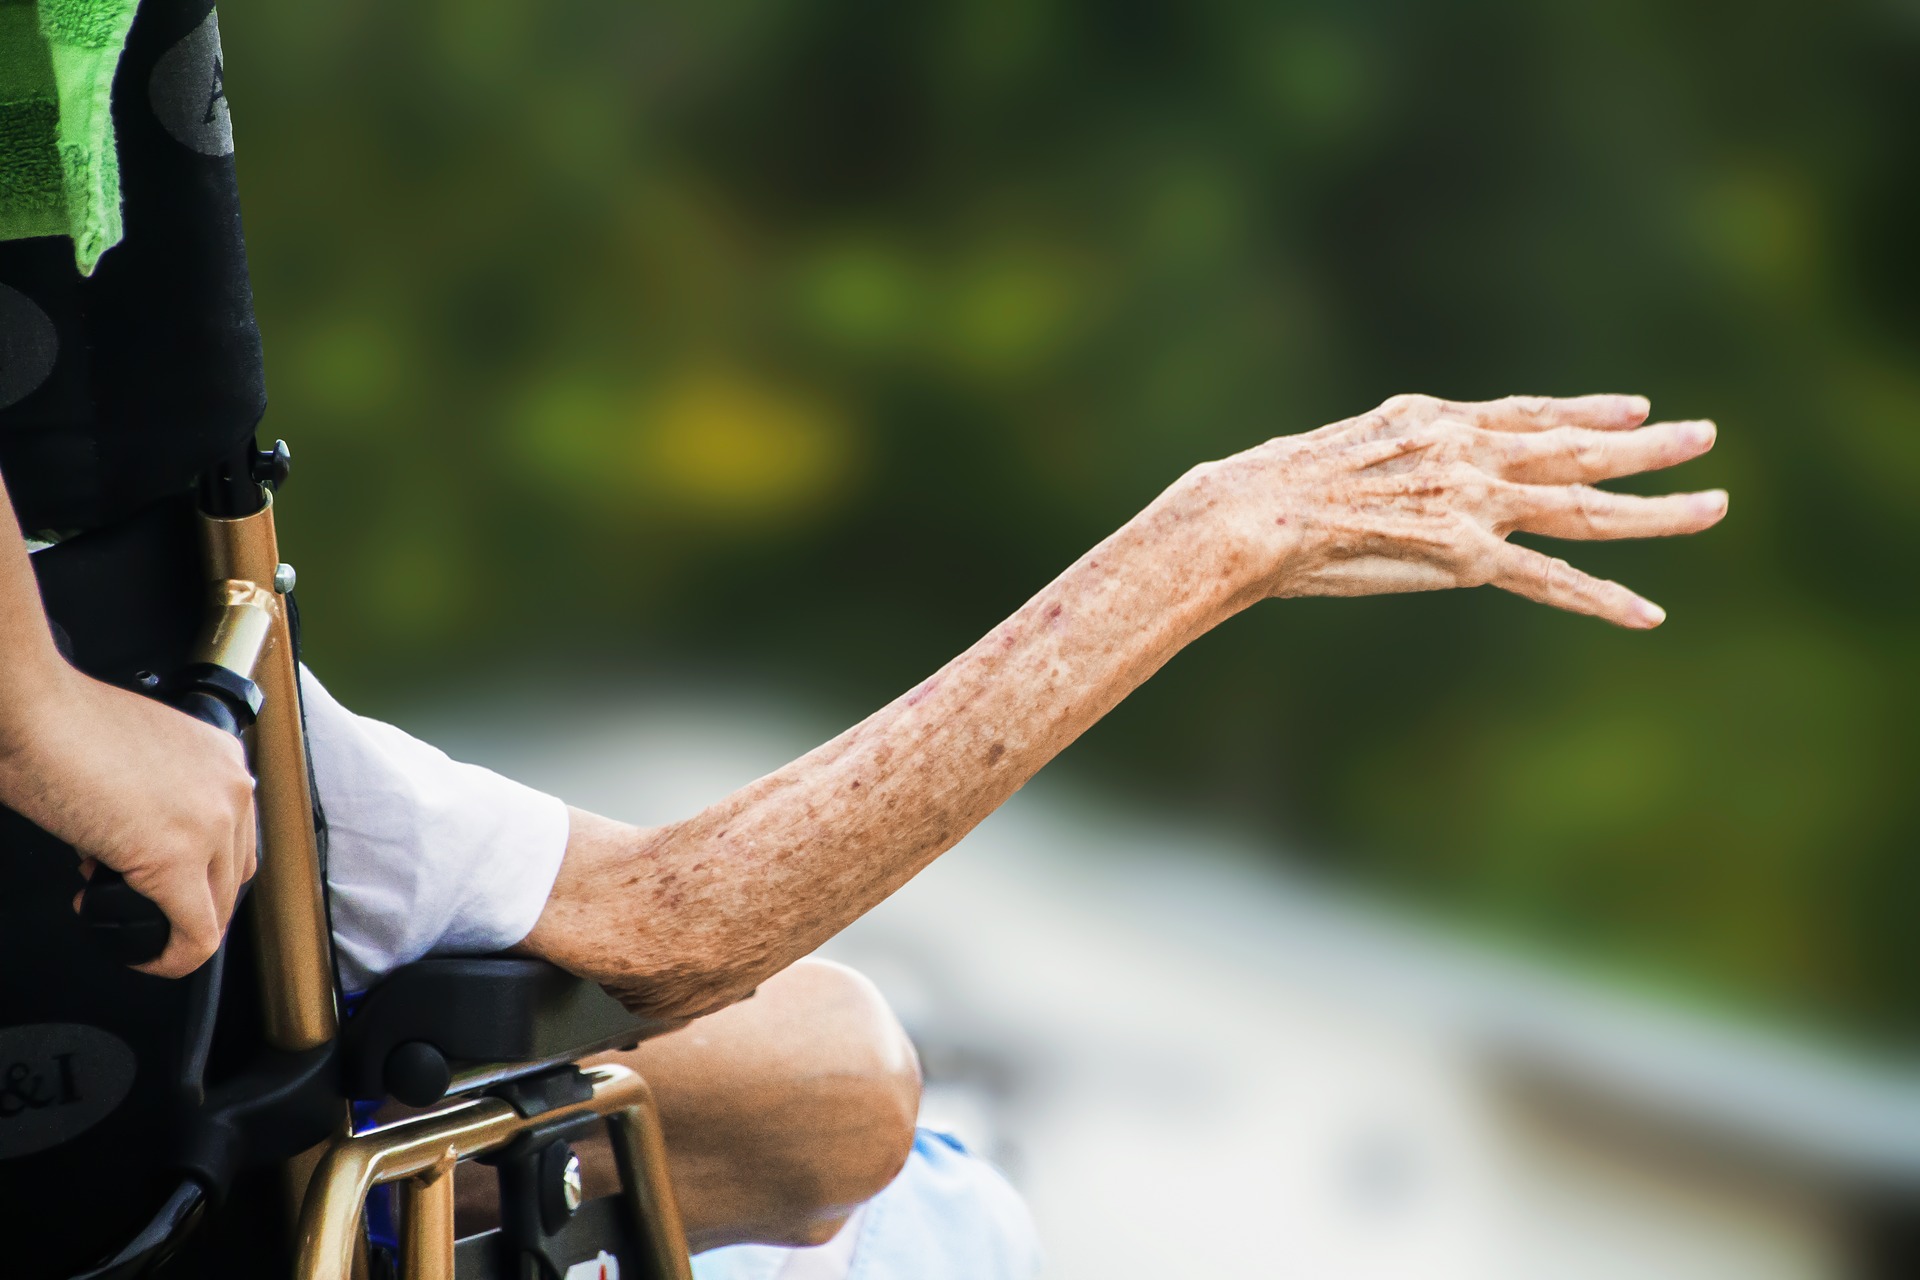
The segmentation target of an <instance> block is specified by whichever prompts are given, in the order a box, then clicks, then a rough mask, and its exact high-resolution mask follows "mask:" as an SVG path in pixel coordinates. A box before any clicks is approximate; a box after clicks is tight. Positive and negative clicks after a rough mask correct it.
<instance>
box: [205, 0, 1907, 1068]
mask: <svg viewBox="0 0 1920 1280" xmlns="http://www.w3.org/2000/svg"><path fill="white" fill-rule="evenodd" d="M224 34H225V40H226V47H227V77H228V87H229V90H230V94H231V97H232V99H233V101H234V103H235V114H236V119H237V125H236V128H237V131H238V134H239V142H240V164H241V179H242V185H243V190H244V193H245V197H246V210H247V220H248V232H249V238H250V243H251V245H252V250H253V257H254V264H255V287H256V291H257V294H258V303H259V311H260V315H261V319H262V327H263V329H264V331H265V334H266V339H267V344H268V346H267V350H268V362H269V363H268V369H269V377H270V385H271V388H272V395H273V408H272V410H271V412H270V415H269V420H268V425H267V430H269V431H271V432H273V433H275V434H279V435H284V436H286V437H288V438H289V439H290V440H291V441H292V442H293V444H294V447H295V450H296V453H297V455H298V457H299V459H300V467H299V474H298V476H297V480H296V484H295V485H294V487H293V488H292V489H291V490H290V491H289V494H288V501H287V502H286V503H285V504H284V507H283V511H284V514H283V524H284V526H285V533H284V537H285V540H286V542H287V544H288V545H289V547H290V549H291V550H290V554H291V555H292V557H293V558H294V559H296V560H297V561H298V562H299V564H300V567H301V570H302V575H301V581H302V593H303V596H304V597H305V599H306V604H307V614H308V619H309V630H310V636H311V641H310V643H311V647H312V651H313V653H314V654H315V657H316V662H317V663H318V664H319V665H320V666H321V668H322V670H323V671H324V672H325V673H326V674H327V675H328V677H329V679H330V680H331V681H332V682H333V683H334V684H335V685H336V686H337V687H338V688H339V689H340V690H341V691H342V692H344V693H346V694H347V695H349V696H350V697H353V698H356V699H358V700H360V701H362V702H363V703H366V704H368V705H370V706H372V707H373V708H375V709H377V708H378V707H380V706H381V705H391V700H392V699H393V698H394V697H395V696H397V695H398V691H399V690H401V689H402V688H418V687H419V684H420V682H421V681H422V680H428V681H431V680H453V679H455V678H457V677H461V676H463V675H465V676H471V675H472V674H473V673H475V672H477V671H481V670H487V669H497V668H500V667H501V666H502V665H503V664H512V663H515V662H519V663H520V664H521V669H523V670H524V669H525V668H526V663H525V659H524V655H526V654H528V653H531V654H533V655H535V656H536V657H537V658H538V659H539V660H540V666H539V668H538V669H539V670H542V671H549V672H551V671H557V670H561V669H565V668H567V667H572V666H578V667H585V668H592V669H602V670H614V669H619V668H621V667H623V666H632V665H635V664H647V665H650V666H661V665H665V666H667V667H668V668H669V669H671V667H672V666H673V664H682V665H684V664H686V663H706V664H714V665H715V667H716V669H721V670H752V671H756V672H758V673H760V674H761V675H762V676H765V677H768V678H771V679H775V680H779V681H784V682H786V683H787V684H789V685H793V686H796V687H803V688H807V689H811V690H814V691H816V692H817V693H819V694H820V695H821V696H824V697H827V698H831V699H833V700H835V701H836V703H837V704H838V705H843V706H844V707H845V708H846V710H847V711H848V712H849V713H850V714H851V713H855V712H857V711H859V710H861V709H864V708H867V707H870V706H872V705H877V703H879V702H880V701H883V700H885V699H886V698H888V697H890V696H892V695H893V694H894V693H896V692H898V691H899V690H900V689H902V688H904V687H905V686H906V685H907V684H909V683H910V682H911V681H913V680H915V679H917V678H918V677H920V676H922V675H924V674H925V673H926V672H927V671H928V670H930V669H931V668H933V667H934V666H936V665H938V664H939V663H940V662H942V661H944V660H945V659H946V658H947V657H948V656H949V655H950V654H951V653H953V652H954V651H956V650H957V649H959V648H960V647H962V646H963V645H964V644H966V643H968V642H969V641H970V640H972V639H973V638H974V637H975V636H976V635H978V634H979V633H981V632H983V631H984V630H985V629H986V628H987V627H989V626H990V625H992V623H994V622H995V621H996V620H997V619H998V618H999V617H1000V616H1001V615H1002V614H1004V613H1005V612H1006V611H1008V610H1009V609H1011V608H1012V607H1014V606H1015V605H1017V604H1018V603H1019V602H1020V600H1022V599H1023V598H1024V597H1025V596H1026V595H1027V594H1028V593H1030V592H1031V591H1032V590H1034V589H1035V588H1037V587H1038V586H1040V585H1041V584H1042V583H1043V582H1045V581H1046V580H1047V579H1048V578H1049V577H1051V576H1052V574H1053V573H1055V572H1057V571H1058V570H1059V569H1060V568H1061V567H1063V566H1064V565H1065V564H1067V563H1068V562H1069V561H1070V560H1071V559H1072V558H1073V557H1074V556H1075V555H1077V554H1078V553H1079V552H1080V551H1081V550H1083V549H1084V548H1085V547H1086V546H1087V545H1089V544H1091V543H1092V542H1093V541H1094V540H1096V539H1097V538H1099V537H1100V536H1102V535H1104V534H1105V533H1106V532H1107V531H1108V530H1109V529H1110V528H1112V527H1113V526H1114V525H1116V524H1117V523H1119V522H1120V521H1121V520H1123V519H1124V518H1125V517H1126V516H1127V515H1129V514H1130V513H1131V512H1132V511H1134V510H1135V509H1136V508H1137V507H1138V506H1140V505H1141V504H1142V503H1144V502H1145V501H1146V500H1147V499H1149V498H1150V497H1151V496H1152V495H1153V494H1154V493H1155V492H1156V491H1157V490H1158V489H1159V488H1160V487H1161V486H1163V485H1164V484H1166V483H1167V482H1168V481H1170V480H1172V479H1173V478H1174V477H1175V476H1176V475H1178V474H1179V473H1180V472H1181V471H1182V470H1184V469H1185V468H1186V467H1187V466H1189V465H1191V464H1192V463H1194V462H1196V461H1198V460H1201V459H1204V458H1209V457H1215V456H1219V455H1222V454H1224V453H1228V452H1231V451H1234V450H1236V449H1239V448H1242V447H1245V446H1247V445H1249V444H1252V443H1254V442H1256V441H1258V440H1260V439H1262V438H1264V437H1265V436H1268V435H1273V434H1280V433H1288V432H1293V431H1297V430H1303V429H1307V428H1311V427H1313V426H1316V425H1318V424H1320V423H1322V422H1324V421H1329V420H1332V419H1335V418H1339V417H1345V416H1348V415H1350V414H1353V413H1356V412H1359V411H1361V410H1364V409H1366V408H1369V407H1370V406H1372V405H1373V404H1374V403H1376V402H1378V401H1379V400H1381V399H1383V398H1384V397H1385V396H1387V395H1389V394H1391V393H1393V392H1397V391H1402V390H1426V391H1432V392H1435V393H1438V394H1443V395H1450V396H1455V397H1484V396H1494V395H1500V394H1504V393H1508V392H1514V391H1528V392H1536V391H1545V392H1555V393H1575V392H1583V391H1589V390H1632V391H1641V392H1644V393H1647V394H1649V395H1651V396H1652V397H1653V399H1654V403H1655V407H1656V412H1658V413H1660V414H1662V415H1664V416H1669V417H1673V416H1696V415H1707V416H1713V417H1715V418H1717V419H1718V420H1719V422H1720V423H1721V428H1722V436H1721V444H1720V447H1719V449H1718V450H1717V451H1716V452H1715V453H1714V454H1713V455H1711V456H1710V457H1709V458H1708V459H1706V460H1703V461H1701V462H1697V463H1694V464H1691V465H1690V466H1689V467H1687V468H1685V469H1683V470H1682V471H1681V472H1680V473H1678V474H1676V475H1674V476H1672V477H1671V478H1669V477H1658V478H1656V481H1657V483H1658V484H1659V485H1661V486H1665V485H1667V484H1669V483H1673V484H1677V485H1686V486H1695V487H1699V486H1706V485H1713V484H1718V485H1725V486H1727V487H1728V488H1730V489H1731V490H1732V492H1733V495H1734V500H1733V510H1732V515H1731V517H1730V518H1729V520H1728V521H1727V523H1726V525H1725V526H1724V527H1723V528H1722V529H1720V530H1717V531H1715V532H1714V533H1712V534H1710V535H1708V536H1705V537H1702V538H1700V539H1697V540H1694V541H1690V542H1686V543H1681V544H1665V545H1638V544H1621V545H1616V546H1599V547H1592V548H1584V547H1583V548H1580V549H1579V550H1578V554H1577V555H1576V557H1575V558H1576V559H1577V560H1578V561H1579V562H1580V563H1581V564H1582V565H1583V566H1585V567H1587V568H1590V569H1592V570H1595V571H1597V572H1601V573H1604V574H1608V575H1612V576H1618V577H1620V578H1622V579H1623V580H1625V581H1627V582H1629V583H1630V584H1632V585H1634V586H1635V587H1636V588H1639V589H1641V590H1643V591H1645V592H1646V593H1647V594H1649V595H1650V596H1652V597H1653V598H1654V599H1657V600H1659V601H1661V602H1663V603H1664V604H1666V605H1667V606H1668V608H1669V609H1670V610H1671V613H1672V621H1671V622H1670V623H1669V624H1668V626H1667V627H1666V628H1665V629H1664V630H1662V631H1660V632H1657V633H1654V634H1652V635H1639V634H1626V633H1622V632H1616V631H1613V630H1610V629H1608V628H1606V627H1605V626H1603V625H1600V624H1598V623H1595V622H1592V621H1590V620H1585V619H1578V618H1572V617H1568V616H1564V615H1558V614H1554V613H1551V612H1548V611H1546V610H1543V609H1540V608H1537V607H1535V606H1532V605H1527V604H1524V603H1522V602H1519V601H1517V600H1514V599H1511V598H1507V597H1502V596H1496V595H1495V594H1494V593H1491V592H1484V591H1483V592H1472V593H1456V594H1453V595H1450V596H1444V597H1442V596H1435V597H1412V598H1404V599H1391V600H1374V601H1358V602H1348V601H1340V602H1333V601H1309V602H1299V603H1289V604H1286V605H1277V606H1274V605H1270V606H1267V607H1265V608H1262V609H1259V610H1255V611H1254V612H1253V613H1252V614H1250V615H1249V616H1247V617H1245V618H1243V619H1241V620H1238V621H1236V622H1235V623H1234V624H1233V625H1231V626H1229V627H1226V628H1225V629H1223V630H1222V631H1220V632H1218V633H1216V634H1215V635H1213V636H1210V637H1208V638H1207V639H1206V640H1205V641H1203V642H1202V643H1200V644H1199V645H1197V646H1196V647H1195V648H1194V649H1192V650H1191V651H1189V652H1188V653H1187V654H1185V655H1183V656H1182V657H1181V658H1180V659H1178V660H1177V661H1176V662H1175V663H1174V664H1173V665H1172V666H1171V667H1170V668H1169V669H1168V670H1167V671H1166V672H1165V673H1163V674H1162V675H1161V676H1160V677H1159V678H1158V679H1157V680H1156V681H1155V682H1153V683H1152V684H1151V685H1150V686H1149V687H1148V688H1147V689H1145V690H1144V691H1142V693H1141V694H1140V695H1138V696H1137V697H1136V698H1134V699H1133V700H1132V701H1130V702H1129V703H1128V704H1127V705H1125V706H1124V707H1122V708H1121V709H1120V710H1119V711H1118V712H1116V713H1115V714H1114V715H1113V716H1112V717H1111V718H1110V719H1109V721H1108V722H1107V723H1106V724H1104V725H1103V726H1101V728H1100V729H1099V730H1097V731H1096V732H1095V733H1094V734H1093V735H1091V736H1090V738H1089V739H1088V741H1087V742H1086V744H1084V746H1082V747H1081V748H1078V749H1076V751H1075V752H1074V753H1073V755H1072V757H1071V761H1072V763H1071V765H1070V767H1074V768H1079V769H1082V770H1089V771H1096V772H1098V773H1101V774H1103V775H1104V776H1108V777H1114V778H1120V779H1124V780H1126V781H1127V782H1128V784H1129V785H1130V786H1131V787H1133V788H1134V789H1135V790H1142V791H1146V792H1148V793H1150V794H1159V795H1163V796H1166V797H1177V798H1180V799H1182V800H1184V801H1187V802H1189V803H1193V802H1199V803H1204V804H1206V805H1209V806H1212V807H1214V808H1216V809H1218V810H1219V811H1221V812H1222V813H1225V814H1228V815H1231V816H1233V817H1234V818H1235V819H1236V820H1240V821H1246V822H1250V823H1255V824H1259V825H1261V826H1262V827H1264V828H1266V829H1269V830H1272V831H1274V832H1275V833H1276V834H1283V835H1285V836H1286V837H1287V838H1288V840H1289V841H1290V842H1294V843H1301V842H1304V843H1306V844H1308V845H1310V846H1311V847H1314V848H1321V849H1326V850H1335V851H1338V855H1337V856H1333V855H1328V856H1327V861H1329V862H1330V863H1334V864H1337V865H1338V866H1340V867H1341V868H1343V869H1347V870H1350V871H1352V872H1354V873H1357V874H1361V875H1364V876H1370V877H1375V878H1378V879H1379V880H1381V881H1383V882H1385V883H1389V884H1392V885H1396V886H1399V887H1400V888H1401V889H1402V890H1404V891H1405V892H1407V893H1409V894H1411V895H1414V896H1415V897H1416V898H1418V899H1421V900H1429V901H1435V902H1439V903H1442V904H1445V906H1446V908H1447V909H1448V910H1453V911H1458V912H1462V913H1465V914H1466V915H1467V916H1469V917H1470V918H1474V919H1478V920H1482V921H1485V922H1487V923H1489V924H1492V925H1494V926H1496V927H1499V928H1502V929H1506V930H1510V931H1513V932H1514V933H1515V934H1517V935H1518V936H1523V937H1535V938H1541V939H1545V940H1549V941H1551V942H1552V943H1554V944H1555V945H1560V946H1565V947H1568V948H1571V949H1573V950H1575V951H1576V952H1577V953H1579V954H1582V955H1585V956H1588V957H1592V958H1595V959H1598V960H1601V961H1603V962H1605V963H1607V964H1610V965H1613V966H1615V967H1617V968H1620V969H1624V970H1626V971H1630V972H1641V973H1644V974H1648V975H1652V976H1654V977H1656V978H1657V979H1659V980H1662V981H1667V982H1679V983H1683V984H1686V985H1691V986H1695V987H1698V988H1701V989H1704V990H1708V991H1712V992H1716V993H1718V994H1720V995H1721V996H1723V997H1731V998H1735V999H1740V1000H1748V1001H1752V1002H1755V1003H1757V1004H1759V1005H1760V1006H1762V1007H1766V1008H1771V1009H1776V1010H1784V1011H1788V1012H1790V1013H1792V1014H1793V1015H1794V1016H1796V1017H1798V1018H1801V1019H1803V1020H1806V1021H1808V1022H1811V1023H1815V1024H1821V1025H1829V1026H1834V1027H1843V1028H1848V1029H1850V1030H1852V1031H1853V1032H1856V1033H1861V1032H1864V1033H1866V1034H1868V1035H1872V1036H1876V1037H1888V1036H1891V1037H1899V1038H1906V1037H1909V1036H1911V1035H1912V1034H1913V1033H1914V1032H1915V1031H1916V1030H1920V994H1916V982H1915V977H1916V974H1920V926H1916V924H1915V916H1916V908H1917V906H1920V859H1916V857H1915V856H1914V852H1913V846H1914V837H1915V833H1916V832H1917V831H1920V801H1917V800H1916V797H1917V796H1920V786H1917V785H1916V780H1915V776H1914V775H1915V768H1914V765H1915V756H1914V750H1913V743H1914V726H1915V720H1916V712H1917V711H1920V698H1916V679H1915V675H1914V659H1915V656H1916V652H1920V645H1917V644H1916V641H1917V640H1920V614H1917V612H1916V601H1915V591H1914V585H1915V578H1916V574H1915V569H1914V566H1915V564H1916V561H1917V560H1920V504H1916V500H1915V495H1916V491H1917V490H1920V431H1917V430H1916V424H1920V359H1917V358H1916V343H1917V342H1920V303H1917V302H1916V297H1920V250H1916V244H1915V241H1916V228H1917V227H1920V178H1917V177H1916V158H1917V157H1920V145H1916V144H1917V143H1920V138H1917V137H1916V133H1917V132H1920V130H1916V121H1920V9H1916V8H1915V7H1914V6H1913V5H1912V4H1911V3H1902V2H1899V0H1855V2H1853V3H1844V4H1843V3H1833V4H1822V5H1809V4H1804V3H1791V2H1786V0H1757V2H1749V3H1744V4H1737V5H1736V4H1732V3H1720V2H1716V3H1698V4H1687V5H1674V4H1669V3H1663V2H1661V0H1575V2H1570V3H1564V4H1548V5H1542V4H1535V3H1527V2H1525V0H1479V2H1463V0H1362V2H1358V3H1354V2H1349V3H1339V4H1335V3H1308V4H1271V3H1257V2H1255V0H971V2H967V3H961V2H958V0H926V2H923V3H914V4H900V3H889V2H886V0H809V2H808V3H793V4H775V3H770V2H768V0H705V3H702V4H698V5H660V4H652V3H645V4H634V3H619V2H617V0H547V3H543V4H534V3H530V2H529V0H460V2H459V3H451V2H450V0H402V2H400V3H391V2H387V3H378V4H376V3H372V2H371V0H337V2H336V3H332V4H325V5H256V6H248V7H244V8H240V9H236V10H234V11H233V12H231V13H229V14H227V15H226V22H225V33H224ZM1654 482H1655V481H1649V482H1648V483H1649V484H1651V483H1654Z"/></svg>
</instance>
